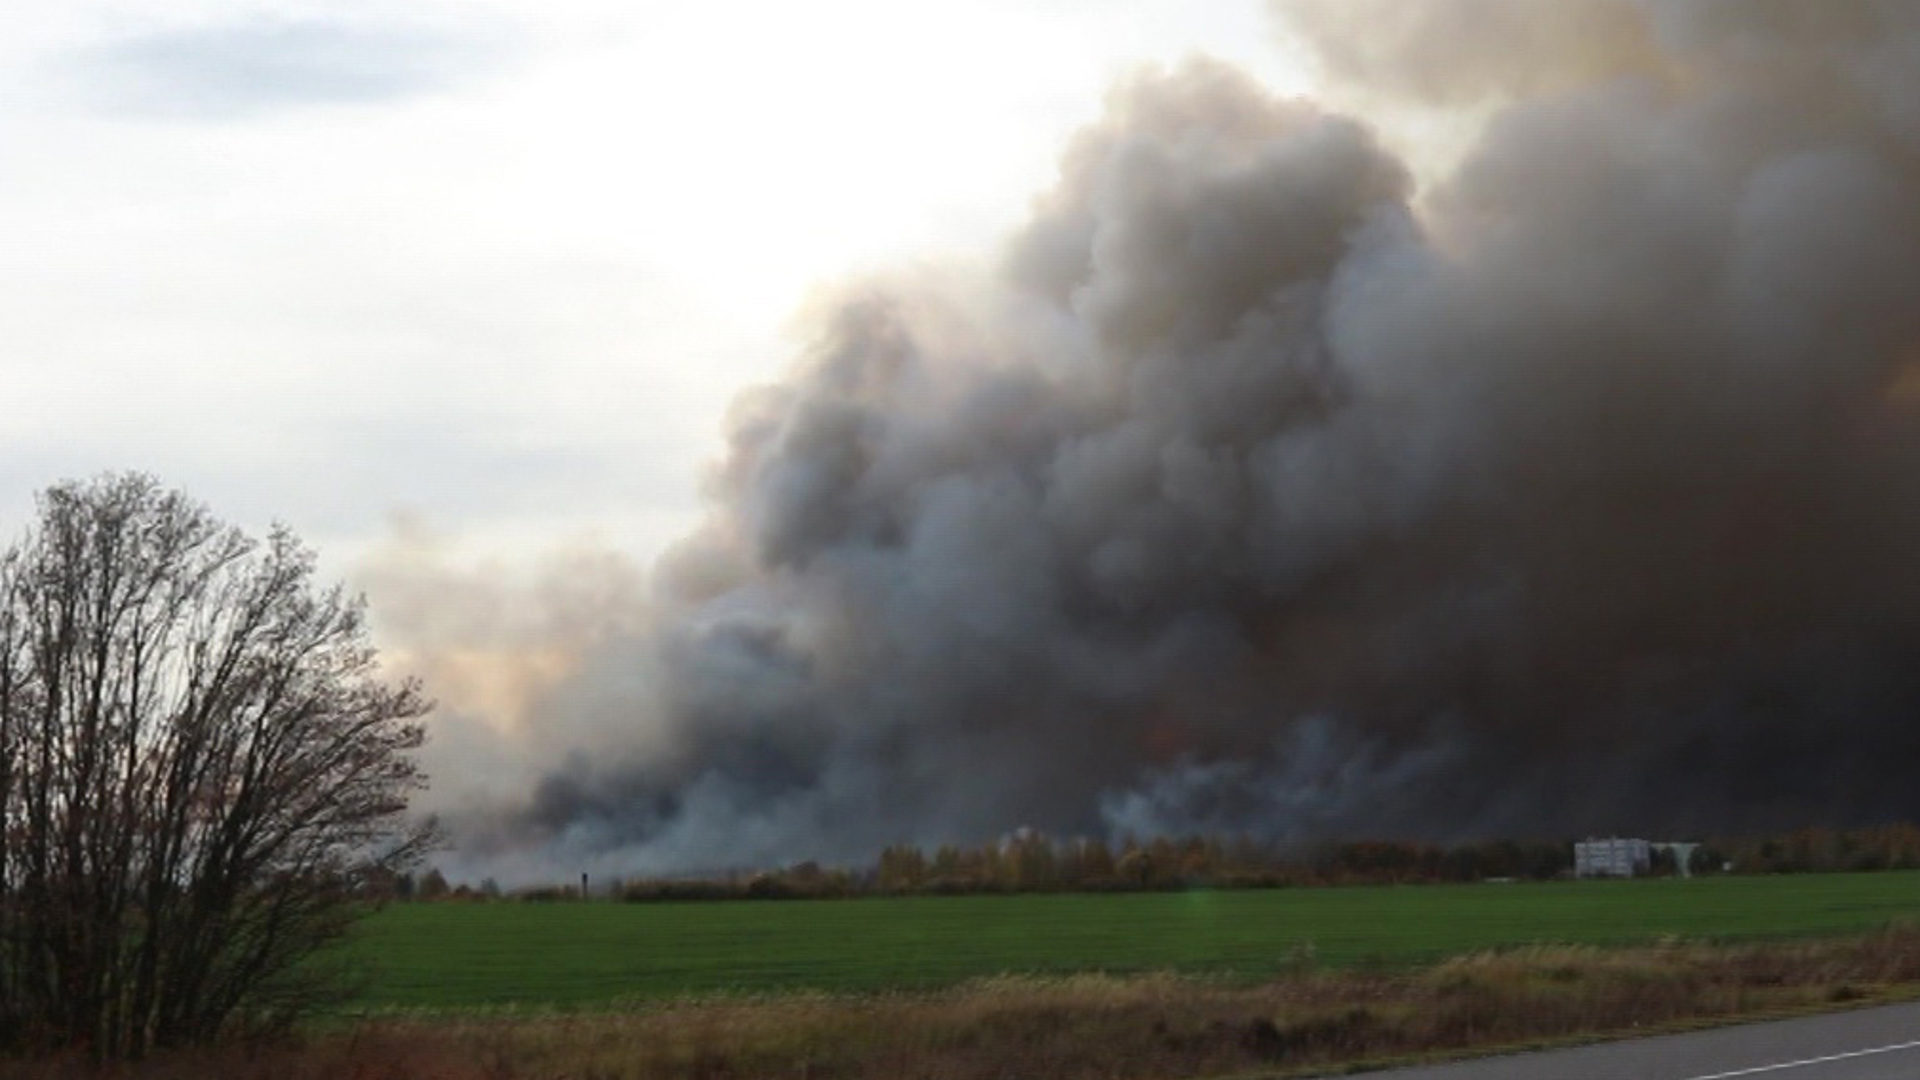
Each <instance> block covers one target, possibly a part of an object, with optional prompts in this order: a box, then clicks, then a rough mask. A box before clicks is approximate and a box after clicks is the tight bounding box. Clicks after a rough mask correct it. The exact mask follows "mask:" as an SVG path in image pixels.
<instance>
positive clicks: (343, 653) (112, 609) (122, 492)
mask: <svg viewBox="0 0 1920 1080" xmlns="http://www.w3.org/2000/svg"><path fill="white" fill-rule="evenodd" d="M38 508H39V513H38V519H37V522H36V524H35V525H34V526H33V527H31V528H30V529H28V530H27V532H26V534H25V535H24V536H23V538H22V539H21V540H20V541H19V542H18V543H16V544H15V545H14V546H13V547H12V548H10V549H8V550H6V551H5V552H4V553H0V1047H12V1048H15V1049H22V1048H35V1047H45V1046H53V1045H65V1046H84V1047H86V1048H88V1049H89V1050H91V1051H92V1052H94V1053H96V1054H99V1055H101V1056H107V1057H125V1056H136V1055H139V1054H141V1053H144V1052H145V1051H147V1050H148V1049H150V1048H152V1047H157V1046H170V1045H181V1044H187V1043H195V1042H204V1041H207V1040H210V1039H213V1038H215V1037H217V1036H219V1035H221V1034H222V1033H224V1032H226V1031H228V1030H231V1029H233V1028H235V1027H237V1026H245V1025H258V1024H272V1023H281V1022H284V1021H285V1020H287V1019H289V1018H290V1017H291V1016H293V1015H295V1014H296V1013H297V1012H298V1011H299V1010H300V1009H302V1008H305V1007H310V1006H311V1005H312V1004H313V1003H314V1002H315V1001H316V996H315V992H316V989H317V988H318V987H319V986H320V985H321V984H320V982H319V981H318V980H320V979H322V973H321V971H320V970H319V965H316V964H314V963H313V962H312V959H311V958H312V957H313V954H314V953H315V951H316V950H317V949H319V948H320V947H321V946H323V945H325V944H327V943H329V942H331V941H333V940H334V939H335V938H337V937H338V936H339V935H340V934H341V933H342V932H343V931H344V930H345V928H346V927H347V925H348V924H349V922H350V921H351V919H352V917H353V916H354V915H355V913H356V912H357V910H358V906H357V902H356V900H355V898H354V896H353V893H354V889H355V886H356V884H357V883H358V881H359V880H361V879H362V878H363V877H364V876H365V875H367V874H369V873H378V872H382V871H392V870H394V869H399V868H403V867H405V866H407V865H410V864H412V863H413V862H415V861H417V859H418V857H419V856H420V854H421V853H422V851H423V850H424V848H425V846H426V845H427V844H428V842H429V840H430V832H431V830H430V827H428V826H426V825H423V824H421V823H418V822H414V821H411V820H410V819H409V818H408V816H407V815H406V812H405V811H406V804H407V799H408V797H409V796H410V795H411V794H412V793H413V792H414V791H416V790H417V789H418V788H419V787H420V786H421V785H422V783H423V782H424V777H423V775H422V774H421V772H420V771H419V769H418V767H417V766H416V764H415V763H414V761H413V758H412V756H411V753H410V752H411V751H413V750H414V749H416V748H417V747H418V746H419V745H420V743H421V740H422V728H421V726H420V725H419V724H418V723H417V720H418V718H419V717H420V716H422V715H423V714H424V713H425V712H426V711H427V709H428V708H429V704H428V702H427V701H426V700H425V699H424V698H423V697H422V696H421V693H420V690H419V687H418V686H417V685H416V684H414V683H412V682H410V681H409V682H401V683H398V684H388V683H386V682H384V681H382V680H381V678H380V677H379V673H378V671H377V667H376V657H375V654H374V652H373V650H372V648H371V647H370V645H369V644H368V641H367V634H366V629H365V622H364V616H363V608H362V605H361V603H360V602H359V601H358V600H357V599H354V598H350V597H348V596H346V595H345V594H344V593H343V592H342V591H341V590H340V589H338V588H334V589H331V590H316V589H315V588H314V587H313V584H312V577H313V557H312V554H311V553H310V552H309V551H308V550H307V549H306V548H305V547H303V546H302V545H301V544H300V543H299V542H298V541H297V540H296V539H295V538H294V537H293V536H292V535H291V534H290V533H288V532H287V531H286V530H285V529H281V528H276V529H275V530H273V531H272V532H271V533H270V534H269V535H268V536H267V537H266V538H265V540H264V541H256V540H253V539H250V538H248V537H247V536H245V535H244V534H242V533H241V532H240V531H239V530H237V529H234V528H232V527H229V526H226V525H223V524H222V523H220V522H219V521H217V520H215V519H214V518H213V517H212V516H211V515H210V514H209V513H208V511H207V510H206V509H204V508H203V507H201V506H200V505H198V504H197V503H194V502H193V501H191V500H189V499H188V498H186V497H185V496H183V495H181V494H180V493H178V492H173V491H167V490H164V489H162V488H161V487H160V486H159V485H158V484H157V483H156V482H155V481H154V480H153V479H152V478H150V477H146V476H141V475H112V476H105V477H101V478H98V479H95V480H92V481H89V482H83V483H68V484H63V485H61V486H58V487H54V488H52V489H50V490H48V491H46V492H44V493H42V495H41V496H40V499H39V507H38Z"/></svg>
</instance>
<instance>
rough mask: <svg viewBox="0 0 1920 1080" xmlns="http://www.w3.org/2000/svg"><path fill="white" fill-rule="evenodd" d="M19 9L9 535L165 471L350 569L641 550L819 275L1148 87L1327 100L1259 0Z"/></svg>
mask: <svg viewBox="0 0 1920 1080" xmlns="http://www.w3.org/2000/svg"><path fill="white" fill-rule="evenodd" d="M4 6H5V7H6V8H7V13H6V14H7V19H6V22H7V32H6V34H5V35H0V283H3V285H0V350H4V351H3V352H0V356H4V364H5V375H6V378H5V388H6V389H5V400H6V403H7V407H6V410H5V413H4V415H3V416H0V522H4V523H5V524H6V526H7V532H9V533H12V532H15V531H17V530H18V528H19V527H20V525H21V524H22V523H23V522H24V520H25V516H26V514H27V513H28V512H29V508H30V506H31V496H32V493H33V492H34V491H36V490H38V489H40V488H43V487H45V486H46V485H48V484H49V483H52V482H54V481H57V480H60V479H63V478H68V477H76V476H84V475H87V474H90V473H93V472H96V471H99V470H103V469H123V468H136V469H143V470H147V471H150V472H153V473H155V474H157V475H158V476H160V477H161V479H162V480H164V481H165V482H167V483H169V484H172V485H176V486H180V487H183V488H185V489H187V490H188V491H190V492H192V493H193V494H194V495H196V496H197V497H199V498H200V499H202V500H203V501H205V502H207V503H209V504H211V505H212V507H213V508H214V509H215V511H216V512H218V513H219V514H221V515H222V516H224V517H227V518H229V519H233V520H237V521H239V522H241V523H243V524H245V525H247V526H249V527H250V528H258V527H260V526H261V525H263V524H264V523H266V522H267V521H269V520H273V519H278V520H282V521H285V522H287V523H289V524H291V525H292V526H294V528H295V529H296V530H297V531H298V532H299V533H300V534H301V535H303V536H304V537H306V538H307V539H308V541H309V542H311V543H312V544H314V545H315V546H317V547H318V548H319V549H320V552H321V555H322V558H323V566H324V567H326V568H328V569H329V570H330V571H331V572H333V573H335V574H336V575H337V574H340V573H350V572H351V568H352V565H353V563H354V560H355V558H356V557H357V553H359V552H362V551H365V550H366V549H367V548H368V547H369V546H370V545H371V544H374V543H375V542H377V541H378V539H379V538H380V537H381V536H382V535H384V534H386V533H387V532H388V531H389V530H391V529H393V528H394V523H395V522H399V521H405V522H411V523H413V524H414V525H415V526H422V527H424V528H426V529H428V530H431V531H432V532H434V533H436V534H439V535H441V536H443V537H447V538H451V540H452V541H453V542H454V543H455V544H456V546H458V547H459V548H460V549H462V550H465V551H470V552H475V553H483V554H485V555H487V556H489V557H499V558H509V559H511V558H521V557H534V556H537V555H538V554H539V553H540V552H542V551H545V550H549V549H553V548H558V547H562V546H565V545H567V544H569V543H574V542H578V541H580V540H581V539H582V538H588V539H591V540H592V541H593V542H595V543H599V544H606V545H612V546H614V547H616V548H617V549H618V550H621V551H623V552H626V553H628V554H630V555H631V556H632V557H634V558H635V559H636V560H641V561H644V560H645V559H646V558H647V557H648V556H650V555H651V554H652V552H653V551H655V550H657V549H658V548H659V547H660V546H661V545H662V544H664V543H665V542H667V541H669V540H671V539H672V538H673V537H674V536H676V535H677V534H679V533H680V532H682V531H683V530H684V529H685V528H686V527H687V525H688V524H689V523H690V522H691V521H692V520H693V518H694V517H695V515H696V513H697V509H698V496H697V492H698V485H699V478H700V470H701V466H702V464H703V462H705V461H708V460H710V459H711V458H712V457H713V455H714V454H715V452H716V451H717V448H718V445H719V443H718V435H719V432H720V422H719V421H720V416H721V413H722V412H723V411H724V409H725V407H726V404H727V402H728V400H729V399H730V398H731V396H732V395H733V394H734V393H735V392H736V391H737V390H738V389H740V388H741V387H743V386H745V385H747V384H750V383H752V382H755V381H758V380H763V379H766V378H769V377H771V376H772V375H774V374H775V373H777V372H778V371H779V370H780V369H781V368H782V367H783V366H784V365H785V364H786V363H787V362H788V361H789V358H790V357H791V356H792V354H793V353H794V351H795V348H796V346H795V343H794V342H793V341H791V340H789V339H788V338H787V337H786V336H785V334H786V330H785V326H786V325H787V323H788V321H789V320H790V318H791V317H792V315H793V313H794V311H795V310H796V308H797V307H798V306H799V305H800V304H801V303H802V301H803V299H804V297H805V296H806V295H807V292H808V290H809V288H810V287H814V286H816V285H817V284H818V283H820V282H828V281H832V280H834V279H837V278H844V277H846V276H848V275H851V274H857V273H859V272H861V271H862V270H863V269H865V268H876V267H885V266H890V265H898V264H901V263H906V262H912V261H914V260H921V259H928V258H967V257H969V256H973V257H979V256H981V255H983V254H985V253H988V252H990V250H991V245H992V243H993V242H994V241H995V240H996V239H997V238H998V237H999V236H1000V235H1001V234H1002V233H1003V231H1004V230H1005V229H1007V228H1008V227H1010V226H1011V225H1012V224H1013V223H1014V222H1015V221H1016V220H1017V219H1018V217H1019V216H1020V215H1021V213H1022V211H1023V209H1024V207H1025V206H1026V203H1027V200H1028V199H1029V197H1030V196H1031V195H1032V193H1034V192H1035V191H1037V190H1039V189H1040V188H1041V187H1042V186H1044V185H1045V184H1046V183H1047V181H1048V179H1049V178H1050V176H1051V175H1052V172H1053V169H1054V166H1055V162H1056V159H1057V155H1058V153H1059V150H1060V146H1061V143H1062V142H1063V140H1064V139H1065V137H1066V135H1067V134H1068V133H1070V132H1071V131H1072V130H1073V129H1074V128H1075V127H1077V126H1079V125H1080V124H1083V123H1085V122H1086V121H1088V120H1089V119H1091V118H1092V117H1094V116H1095V115H1096V114H1097V112H1098V109H1099V105H1100V101H1101V96H1102V94H1103V92H1104V90H1105V88H1106V87H1107V85H1108V84H1109V83H1110V82H1111V80H1112V79H1113V77H1114V76H1115V75H1116V74H1118V73H1120V72H1123V71H1125V70H1126V69H1127V68H1128V67H1130V66H1131V65H1133V64H1136V63H1139V62H1142V61H1162V62H1170V61H1174V60H1177V59H1179V58H1181V57H1182V56H1184V55H1186V54H1188V53H1191V52H1196V51H1197V52H1206V53H1210V54H1213V55H1216V56H1221V57H1224V58H1227V59H1229V60H1232V61H1234V62H1236V63H1238V64H1240V65H1242V66H1245V67H1247V68H1249V69H1252V70H1254V71H1256V72H1258V73H1259V74H1260V75H1261V76H1262V77H1263V78H1265V79H1267V80H1268V81H1270V82H1272V83H1274V84H1276V85H1281V86H1289V85H1299V84H1301V76H1300V75H1299V73H1298V72H1297V71H1296V70H1295V69H1294V68H1293V67H1292V66H1291V65H1290V63H1289V61H1288V57H1287V54H1286V53H1285V52H1284V51H1283V50H1282V49H1280V48H1278V47H1276V42H1275V40H1274V33H1273V30H1272V28H1271V26H1270V25H1269V24H1268V21H1267V19H1266V18H1265V16H1264V14H1263V11H1262V5H1261V4H1260V3H1259V0H1202V2H1196V0H1125V2H1122V0H1102V2H1099V3H1093V2H1088V0H1051V2H1039V3H1036V2H1034V0H979V2H974V3H969V4H965V5H949V6H946V7H944V8H935V7H933V6H931V5H920V4H902V3H898V2H896V0H824V2H814V3H809V4H804V5H802V4H792V3H784V2H777V0H775V2H765V3H733V4H727V3H707V4H685V3H664V2H661V3H650V2H639V3H635V2H611V0H608V2H596V0H493V2H488V3H475V2H461V3H445V4H440V3H432V2H428V0H362V2H341V0H328V2H325V3H309V4H301V3H286V2H273V0H263V2H206V0H168V2H167V3H165V4H159V5H155V4H151V3H136V2H131V0H127V2H94V0H80V2H74V3H61V4H54V3H44V2H34V0H11V2H9V3H6V4H5V5H4ZM371 599H372V600H373V602H374V605H375V607H376V609H378V607H379V603H380V597H379V596H378V595H374V596H372V597H371Z"/></svg>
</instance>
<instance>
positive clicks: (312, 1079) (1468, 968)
mask: <svg viewBox="0 0 1920 1080" xmlns="http://www.w3.org/2000/svg"><path fill="white" fill-rule="evenodd" d="M1295 964H1296V967H1295V969H1294V970H1291V971H1284V972H1280V973H1277V974H1276V975H1275V976H1273V977H1271V978H1268V979H1265V980H1262V981H1258V982H1254V983H1241V982H1235V981H1228V980H1221V979H1217V978H1208V977H1204V976H1191V975H1176V974H1168V973H1154V974H1142V975H1133V976H1112V975H1084V974H1083V975H1064V976H1055V977H1011V976H1009V977H999V978H992V979H983V980H974V981H969V982H966V983H962V984H959V985H957V986H952V987H948V988H945V989H941V990H937V991H928V992H917V993H915V992H901V991H893V992H881V993H840V994H807V993H795V994H780V995H770V996H721V997H706V998H699V997H687V998H677V999H670V1000H662V1001H655V1002H650V1003H646V1004H642V1005H636V1006H633V1007H629V1008H626V1009H621V1010H616V1011H606V1012H584V1013H556V1012H548V1011H519V1010H505V1011H494V1012H480V1013H471V1012H470V1013H464V1014H443V1015H421V1014H408V1013H404V1012H393V1013H385V1014H380V1015H375V1016H369V1017H364V1018H361V1019H359V1020H357V1021H354V1022H351V1023H343V1024H339V1025H335V1026H332V1027H327V1028H321V1029H315V1030H313V1031H310V1032H309V1034H308V1035H307V1036H306V1038H305V1039H304V1041H302V1042H299V1043H297V1044H276V1045H274V1046H272V1047H265V1048H251V1049H250V1048H246V1047H230V1048H228V1049H226V1050H224V1051H204V1050H203V1051H190V1052H182V1053H177V1054H163V1055H160V1056H157V1057H155V1058H153V1059H150V1060H149V1061H146V1062H144V1063H141V1064H139V1065H137V1066H136V1065H122V1066H117V1067H112V1068H109V1069H95V1068H93V1067H90V1066H87V1065H85V1064H84V1063H82V1062H79V1061H72V1060H70V1061H59V1060H52V1061H40V1062H36V1063H32V1064H16V1065H14V1066H12V1067H11V1068H7V1067H4V1066H0V1078H17V1080H64V1078H74V1080H79V1078H83V1077H84V1078H88V1080H93V1078H96V1077H102V1078H109V1077H110V1078H113V1080H174V1078H185V1077H201V1076H221V1077H226V1078H232V1080H267V1078H269V1077H271V1078H275V1080H322V1078H334V1077H369V1078H372V1077H379V1078H381V1080H561V1078H571V1080H588V1078H590V1080H668V1078H672V1080H709V1078H720V1077H726V1078H731V1080H754V1078H760V1077H766V1078H769V1080H771V1078H775V1077H779V1078H783V1080H790V1078H793V1077H808V1078H813V1080H822V1078H845V1080H866V1078H873V1080H880V1078H889V1080H891V1078H894V1077H901V1076H915V1077H927V1078H936V1080H974V1078H980V1080H986V1078H990V1077H1004V1076H1047V1077H1058V1078H1088V1080H1092V1078H1095V1077H1102V1078H1110V1080H1127V1078H1140V1080H1148V1078H1154V1080H1170V1078H1177V1077H1218V1076H1239V1077H1248V1076H1291V1075H1306V1074H1313V1073H1320V1072H1330V1071H1348V1070H1350V1069H1353V1068H1356V1067H1359V1066H1362V1065H1367V1064H1386V1063H1392V1062H1398V1061H1406V1060H1411V1059H1414V1058H1425V1057H1434V1056H1440V1057H1445V1056H1453V1055H1459V1054H1466V1053H1472V1052H1477V1051H1486V1050H1489V1049H1493V1048H1510V1047H1519V1046H1527V1045H1541V1044H1548V1043H1553V1042H1564V1041H1572V1040H1578V1039H1584V1038H1590V1037H1597V1036H1602V1035H1608V1034H1623V1033H1647V1032H1652V1031H1658V1030H1671V1029H1676V1028H1681V1027H1687V1026H1697V1025H1702V1024H1708V1023H1714V1022H1724V1021H1727V1020H1731V1019H1734V1018H1742V1017H1757V1016H1772V1015H1782V1014H1786V1013H1792V1012H1802V1011H1809V1010H1817V1009H1823V1008H1832V1007H1839V1006H1844V1005H1851V1004H1859V1003H1865V1002H1872V1001H1881V1000H1891V999H1894V998H1898V997H1902V996H1907V995H1910V994H1911V993H1913V992H1914V990H1915V989H1916V987H1920V932H1916V931H1915V930H1914V929H1911V928H1904V927H1896V928H1892V929H1887V930H1883V931H1880V932H1876V933H1872V934H1868V935H1862V936H1855V937H1850V938H1845V939H1833V940H1827V941H1820V942H1803V943H1767V944H1748V945H1709V944H1700V943H1687V942H1680V941H1666V942H1659V943H1654V944H1651V945H1645V946H1640V947H1635V948H1622V949H1602V948H1598V947H1594V946H1585V945H1551V946H1548V945H1537V946H1526V947H1520V948H1514V949H1500V950H1485V951H1479V952H1474V953H1469V954H1466V955H1463V956H1459V957H1455V958H1453V959H1449V960H1446V961H1442V962H1439V963H1437V964H1431V965H1427V966H1423V967H1418V968H1412V969H1404V970H1385V969H1375V968H1365V967H1362V968H1351V967H1349V968H1330V967H1326V966H1324V965H1321V964H1320V963H1318V962H1317V961H1316V960H1314V959H1312V958H1309V957H1305V956H1301V957H1297V958H1296V959H1295Z"/></svg>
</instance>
